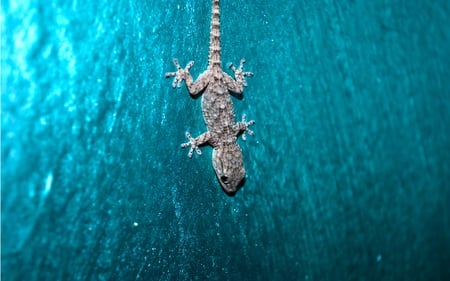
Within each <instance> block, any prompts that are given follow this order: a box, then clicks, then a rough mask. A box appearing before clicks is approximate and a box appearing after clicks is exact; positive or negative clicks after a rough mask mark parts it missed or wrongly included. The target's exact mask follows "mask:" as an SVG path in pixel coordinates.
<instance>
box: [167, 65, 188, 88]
mask: <svg viewBox="0 0 450 281" xmlns="http://www.w3.org/2000/svg"><path fill="white" fill-rule="evenodd" d="M173 63H174V64H175V66H176V68H177V71H176V72H167V73H166V75H165V76H166V78H170V77H175V78H174V79H173V83H172V87H174V88H175V87H178V88H180V86H181V82H183V80H186V77H187V76H186V75H187V74H189V69H191V67H192V66H193V65H194V62H193V61H190V62H189V63H188V64H187V65H186V67H185V68H184V69H183V68H182V67H181V66H180V64H179V63H178V60H177V59H173Z"/></svg>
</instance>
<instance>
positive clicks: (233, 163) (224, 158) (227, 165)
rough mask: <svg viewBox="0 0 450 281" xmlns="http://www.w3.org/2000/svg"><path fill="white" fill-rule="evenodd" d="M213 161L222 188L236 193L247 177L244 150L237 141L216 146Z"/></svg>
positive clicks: (230, 192) (232, 193)
mask: <svg viewBox="0 0 450 281" xmlns="http://www.w3.org/2000/svg"><path fill="white" fill-rule="evenodd" d="M212 162H213V167H214V171H215V172H216V176H217V178H218V179H219V182H220V186H221V187H222V189H223V190H224V191H225V193H226V194H228V195H230V196H233V195H234V194H236V192H237V191H238V190H239V188H241V187H242V185H243V183H244V178H245V168H244V162H243V160H242V151H241V149H240V148H239V146H238V145H237V144H236V143H230V144H225V145H219V146H216V147H215V148H214V150H213V155H212Z"/></svg>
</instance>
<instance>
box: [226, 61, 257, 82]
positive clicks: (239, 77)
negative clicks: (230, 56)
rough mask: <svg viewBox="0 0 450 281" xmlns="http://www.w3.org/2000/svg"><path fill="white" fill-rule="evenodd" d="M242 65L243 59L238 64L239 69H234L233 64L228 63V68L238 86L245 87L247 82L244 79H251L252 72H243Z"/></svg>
mask: <svg viewBox="0 0 450 281" xmlns="http://www.w3.org/2000/svg"><path fill="white" fill-rule="evenodd" d="M244 63H245V59H241V62H240V63H239V67H238V68H236V67H235V66H234V65H233V63H230V64H229V65H228V67H229V68H230V69H231V70H233V72H234V77H235V79H236V82H237V83H238V84H242V86H247V81H245V77H252V76H253V72H244Z"/></svg>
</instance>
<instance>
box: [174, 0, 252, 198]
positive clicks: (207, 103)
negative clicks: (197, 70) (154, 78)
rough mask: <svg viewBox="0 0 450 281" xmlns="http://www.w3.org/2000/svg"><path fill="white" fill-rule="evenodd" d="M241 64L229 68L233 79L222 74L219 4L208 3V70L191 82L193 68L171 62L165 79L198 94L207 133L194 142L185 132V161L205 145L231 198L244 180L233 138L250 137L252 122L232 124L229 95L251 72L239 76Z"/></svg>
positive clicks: (242, 85) (232, 114)
mask: <svg viewBox="0 0 450 281" xmlns="http://www.w3.org/2000/svg"><path fill="white" fill-rule="evenodd" d="M244 62H245V61H244V60H241V63H240V66H239V68H235V67H234V66H233V65H232V64H230V68H231V69H232V70H233V71H234V74H235V79H233V78H231V77H230V76H229V75H228V74H227V73H225V72H224V71H223V70H222V66H221V58H220V14H219V0H213V1H212V16H211V31H210V46H209V64H208V69H207V70H206V71H205V72H203V73H202V74H201V75H200V76H199V77H198V78H197V80H196V81H195V82H194V81H193V79H192V76H191V74H190V73H189V69H190V68H191V67H192V65H193V64H194V63H193V62H190V63H189V64H188V65H187V66H186V68H184V69H183V68H181V67H180V65H179V63H178V61H177V60H176V59H174V63H175V66H176V67H177V69H178V70H177V72H169V73H166V77H167V78H169V77H175V79H174V82H173V86H174V87H175V86H178V87H180V85H181V82H182V81H183V80H184V81H185V82H186V87H187V89H188V91H189V93H190V94H191V95H192V96H196V95H198V94H200V93H203V95H202V112H203V118H204V120H205V124H206V127H207V128H208V131H207V132H205V133H203V134H201V135H200V136H199V137H197V138H195V139H194V138H193V137H191V135H190V134H189V132H186V137H187V138H188V139H189V142H187V143H183V144H182V145H181V146H182V147H188V146H189V147H190V151H189V154H188V155H189V157H192V155H193V152H194V151H196V152H197V154H199V155H200V154H201V151H200V149H199V148H198V146H200V145H202V144H205V143H208V144H210V145H211V146H212V147H213V148H214V150H213V155H212V162H213V167H214V171H215V172H216V175H217V178H218V180H219V182H220V185H221V186H222V188H223V189H224V191H225V192H226V193H227V194H229V195H233V194H235V193H236V191H237V190H238V189H239V187H240V186H241V184H242V183H243V180H244V178H245V168H244V163H243V160H242V151H241V149H240V148H239V146H238V144H237V143H236V140H237V136H238V135H239V134H241V133H242V137H243V139H244V140H245V132H248V133H249V134H250V135H252V134H253V132H252V131H251V130H249V129H248V127H249V126H250V125H252V124H254V121H253V120H252V121H249V122H246V120H245V115H244V116H242V122H237V123H236V121H235V114H234V107H233V103H232V101H231V98H230V94H229V91H231V92H234V93H236V94H242V92H243V88H244V86H246V82H245V77H246V76H252V75H253V74H252V73H251V72H243V71H242V67H243V64H244Z"/></svg>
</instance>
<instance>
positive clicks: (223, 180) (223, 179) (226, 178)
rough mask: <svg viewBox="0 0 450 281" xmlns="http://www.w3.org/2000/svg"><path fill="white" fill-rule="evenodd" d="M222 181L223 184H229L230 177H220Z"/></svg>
mask: <svg viewBox="0 0 450 281" xmlns="http://www.w3.org/2000/svg"><path fill="white" fill-rule="evenodd" d="M220 180H221V181H222V182H223V183H228V177H227V176H221V177H220Z"/></svg>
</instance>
